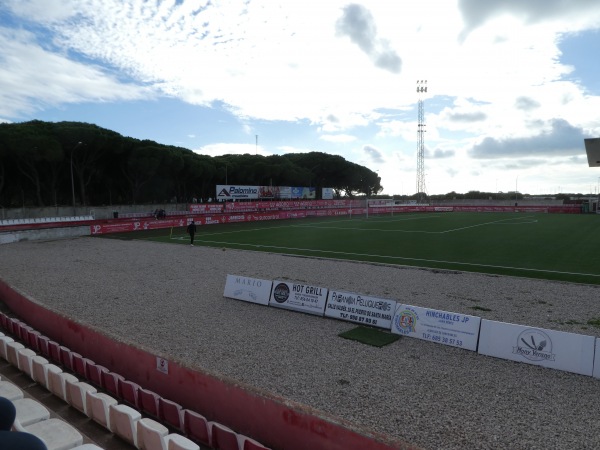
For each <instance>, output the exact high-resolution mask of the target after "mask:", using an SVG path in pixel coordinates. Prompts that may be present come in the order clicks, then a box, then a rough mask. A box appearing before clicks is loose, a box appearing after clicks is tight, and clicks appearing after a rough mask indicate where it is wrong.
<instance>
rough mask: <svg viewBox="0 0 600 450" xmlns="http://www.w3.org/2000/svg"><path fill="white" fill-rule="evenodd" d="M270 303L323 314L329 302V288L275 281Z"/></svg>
mask: <svg viewBox="0 0 600 450" xmlns="http://www.w3.org/2000/svg"><path fill="white" fill-rule="evenodd" d="M273 286H275V287H274V288H273V292H272V293H271V298H270V299H269V305H270V306H274V307H276V308H284V309H291V310H294V311H300V312H304V313H308V314H315V315H318V316H322V315H323V312H324V310H325V303H326V302H327V289H326V288H323V287H317V286H311V285H307V284H299V283H291V282H288V281H280V280H275V281H273Z"/></svg>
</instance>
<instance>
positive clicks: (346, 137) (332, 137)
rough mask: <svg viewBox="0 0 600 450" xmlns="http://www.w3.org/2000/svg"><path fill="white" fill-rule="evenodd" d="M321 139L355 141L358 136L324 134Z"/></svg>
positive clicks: (340, 141) (339, 141)
mask: <svg viewBox="0 0 600 450" xmlns="http://www.w3.org/2000/svg"><path fill="white" fill-rule="evenodd" d="M319 139H321V140H323V141H328V142H338V143H343V142H353V141H355V140H356V136H352V135H349V134H324V135H322V136H321V137H320V138H319Z"/></svg>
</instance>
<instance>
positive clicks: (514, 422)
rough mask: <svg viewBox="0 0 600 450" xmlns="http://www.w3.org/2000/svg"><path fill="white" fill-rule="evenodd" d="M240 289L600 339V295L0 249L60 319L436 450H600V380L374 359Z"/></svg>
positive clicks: (136, 251) (360, 269)
mask: <svg viewBox="0 0 600 450" xmlns="http://www.w3.org/2000/svg"><path fill="white" fill-rule="evenodd" d="M227 274H236V275H244V276H249V277H255V278H263V279H284V280H294V281H298V282H303V283H308V284H312V285H315V286H322V287H327V288H331V289H338V290H346V291H353V292H357V293H361V294H365V295H372V296H379V297H384V298H392V299H395V300H398V301H402V302H406V303H408V304H413V305H417V306H424V307H431V308H436V309H441V310H447V311H454V312H459V313H464V314H471V315H478V316H480V317H482V318H487V319H493V320H501V321H504V322H511V323H517V324H523V325H530V326H535V327H543V328H551V329H555V330H562V331H570V332H576V333H582V334H589V335H595V336H597V335H599V332H600V330H599V329H598V328H593V327H587V326H586V325H585V324H586V323H587V322H588V320H590V319H593V318H596V319H597V318H600V304H599V298H600V288H599V287H597V286H590V285H576V284H569V283H558V282H549V281H539V280H531V279H522V278H512V277H501V276H488V275H481V274H472V273H465V272H450V271H439V270H425V269H416V268H408V267H397V266H395V267H394V266H386V265H375V264H366V263H354V262H347V261H337V260H326V259H317V258H301V257H292V256H283V255H275V254H268V253H258V252H249V251H234V250H226V251H225V250H221V249H214V248H205V247H201V246H196V247H193V248H192V247H190V246H182V245H169V244H161V243H153V242H142V241H120V240H112V239H100V238H79V239H71V240H62V241H52V242H41V241H37V242H21V243H17V244H6V245H2V246H0V277H1V278H2V279H4V280H5V281H7V282H8V283H10V284H12V285H13V286H15V287H17V288H19V289H20V290H22V291H24V292H26V293H27V294H29V295H30V296H32V297H34V298H35V299H36V300H37V301H39V302H40V303H42V304H43V305H45V306H46V307H47V308H49V309H51V310H54V311H57V312H60V313H62V314H65V315H67V316H69V317H71V318H72V319H74V320H76V321H78V322H80V323H83V324H86V325H91V326H93V327H96V328H99V329H101V330H103V331H104V332H105V333H107V334H108V335H109V336H113V337H115V338H117V339H119V340H122V341H124V342H128V343H131V344H134V345H139V346H141V347H143V348H146V349H152V351H154V352H156V353H157V354H163V355H165V356H168V357H169V359H172V360H176V361H178V362H181V363H184V364H186V365H188V366H190V367H197V368H201V369H202V370H204V371H207V372H209V373H213V374H218V375H220V376H225V377H231V378H234V379H237V380H240V381H242V382H244V383H246V384H248V385H250V386H256V387H260V389H267V390H269V391H271V392H273V393H275V394H277V395H281V396H284V397H286V398H289V399H291V400H294V401H296V402H299V403H302V404H305V405H308V406H310V407H312V408H316V409H317V410H321V411H323V412H324V413H326V414H331V415H333V416H335V417H339V418H342V419H345V420H347V421H349V422H351V423H355V424H357V425H360V426H361V427H367V428H369V429H372V430H374V431H376V432H379V433H384V434H387V435H389V436H391V437H394V438H397V439H401V440H404V441H406V442H409V443H412V444H414V445H418V446H420V447H422V448H424V449H488V448H494V449H500V448H502V449H504V448H506V449H509V448H510V449H597V448H600V420H598V417H597V416H598V405H599V404H600V380H597V379H593V378H591V377H586V376H581V375H575V374H571V373H567V372H561V371H557V370H552V369H544V368H541V367H537V366H532V365H528V364H522V363H515V362H511V361H505V360H500V359H495V358H490V357H485V356H482V355H478V354H476V353H475V352H470V351H466V350H461V349H458V348H453V347H447V346H444V345H436V344H433V343H428V342H424V341H420V340H418V339H410V338H402V339H400V340H399V341H397V342H395V343H393V344H391V345H388V346H385V347H383V348H376V347H371V346H367V345H363V344H360V343H357V342H354V341H349V340H346V339H342V338H339V337H338V334H339V333H340V332H342V331H346V330H349V329H351V328H354V325H353V324H351V323H346V322H342V321H337V320H332V319H325V318H321V317H315V316H310V315H306V314H301V313H294V312H290V311H285V310H280V309H275V308H267V307H264V306H259V305H253V304H248V303H245V302H239V301H235V300H231V299H226V298H224V297H223V289H224V285H225V278H226V275H227ZM474 307H478V308H484V309H485V310H479V309H473V308H474ZM174 324H176V325H174ZM316 387H318V388H316Z"/></svg>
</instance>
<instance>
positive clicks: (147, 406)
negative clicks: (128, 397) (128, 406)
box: [138, 388, 160, 418]
mask: <svg viewBox="0 0 600 450" xmlns="http://www.w3.org/2000/svg"><path fill="white" fill-rule="evenodd" d="M159 397H160V396H159V395H158V394H157V393H156V392H152V391H150V390H148V389H143V388H139V390H138V405H139V407H140V409H141V410H142V411H143V412H145V413H146V414H148V415H149V416H152V417H155V418H158V399H159Z"/></svg>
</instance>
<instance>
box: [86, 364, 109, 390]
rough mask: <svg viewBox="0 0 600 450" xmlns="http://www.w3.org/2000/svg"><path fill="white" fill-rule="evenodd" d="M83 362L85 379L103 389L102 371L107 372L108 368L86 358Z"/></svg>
mask: <svg viewBox="0 0 600 450" xmlns="http://www.w3.org/2000/svg"><path fill="white" fill-rule="evenodd" d="M85 363H86V364H85V371H86V374H87V379H88V380H89V381H90V383H91V384H93V385H94V386H97V387H99V388H101V389H104V385H103V384H102V374H103V373H104V372H108V369H107V368H106V367H104V366H101V365H99V364H96V363H95V362H94V361H92V360H89V359H86V361H85Z"/></svg>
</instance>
